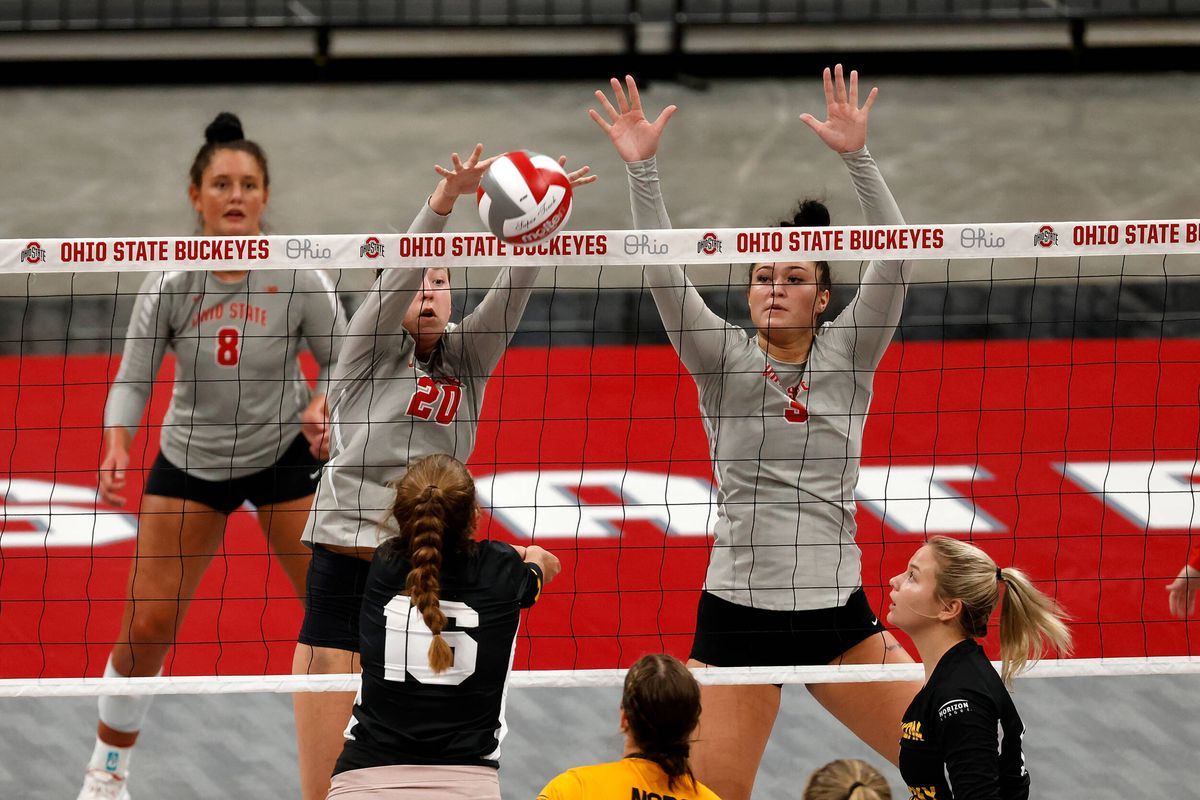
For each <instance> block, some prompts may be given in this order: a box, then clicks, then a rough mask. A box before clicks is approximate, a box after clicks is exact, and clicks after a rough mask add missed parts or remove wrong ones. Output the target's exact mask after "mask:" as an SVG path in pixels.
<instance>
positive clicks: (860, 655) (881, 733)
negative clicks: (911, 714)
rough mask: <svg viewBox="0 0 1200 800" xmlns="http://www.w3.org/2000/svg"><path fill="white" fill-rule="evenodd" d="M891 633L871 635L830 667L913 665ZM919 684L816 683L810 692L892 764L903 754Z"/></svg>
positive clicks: (885, 682) (900, 682) (882, 682)
mask: <svg viewBox="0 0 1200 800" xmlns="http://www.w3.org/2000/svg"><path fill="white" fill-rule="evenodd" d="M911 663H913V659H912V657H911V656H910V655H909V654H908V652H907V651H905V649H904V648H903V647H902V646H901V645H900V643H899V642H898V641H896V637H895V636H893V635H892V634H891V632H890V631H884V632H883V633H879V634H875V635H873V636H869V637H867V638H866V639H864V640H862V641H861V642H859V643H858V644H856V645H855V646H854V647H852V648H850V649H849V650H847V651H846V652H845V653H843V654H842V655H841V656H839V657H838V658H837V659H834V661H832V662H830V665H831V666H833V665H838V664H911ZM920 688H921V684H920V682H919V681H881V682H869V683H814V684H809V685H808V691H809V692H810V693H811V694H812V696H813V698H814V699H816V701H817V702H818V703H820V704H821V705H822V706H823V707H824V708H825V709H826V710H827V711H829V713H831V714H833V716H835V717H836V718H837V719H838V720H839V721H840V722H841V723H842V724H843V725H845V726H846V727H847V728H849V729H850V730H851V731H852V732H853V733H854V734H855V735H856V736H858V737H859V738H860V739H862V740H863V741H864V742H866V743H867V744H869V745H870V746H871V747H872V748H874V749H875V750H876V752H878V753H880V754H881V755H883V756H884V757H886V758H887V759H888V760H890V761H891V762H892V763H893V764H894V763H896V760H897V759H898V758H899V755H900V723H901V720H902V719H903V717H904V712H905V710H906V709H907V708H908V706H909V704H910V703H911V702H912V699H913V697H914V696H916V694H917V692H918V691H919V690H920Z"/></svg>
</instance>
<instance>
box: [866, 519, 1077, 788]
mask: <svg viewBox="0 0 1200 800" xmlns="http://www.w3.org/2000/svg"><path fill="white" fill-rule="evenodd" d="M891 586H892V591H891V593H890V594H889V597H890V599H891V605H890V606H889V607H888V615H887V619H888V622H889V623H890V624H892V625H895V626H896V627H897V628H899V629H900V630H902V631H904V632H905V633H907V634H908V635H909V636H910V637H912V640H913V644H914V645H916V648H917V651H918V652H919V653H920V654H921V661H922V663H923V664H924V665H925V685H924V687H922V688H921V691H920V692H918V693H917V696H916V697H915V698H914V699H913V701H912V705H910V706H909V707H908V710H907V711H906V712H905V714H904V724H903V729H902V730H903V732H902V734H901V740H900V774H901V776H903V778H904V781H905V783H907V784H908V790H909V792H910V793H911V795H912V796H913V797H918V798H937V800H954V798H959V800H962V798H995V799H996V800H1025V798H1027V797H1029V773H1028V772H1027V771H1026V769H1025V757H1024V755H1023V754H1022V752H1021V740H1022V737H1023V736H1024V734H1025V726H1024V725H1023V724H1022V723H1021V717H1020V715H1018V714H1017V709H1016V706H1015V705H1014V704H1013V701H1012V697H1010V696H1009V693H1008V690H1007V688H1006V685H1011V683H1012V679H1013V678H1014V677H1015V676H1017V675H1019V674H1020V673H1021V672H1022V671H1023V670H1024V669H1025V668H1026V666H1027V665H1028V664H1029V663H1030V662H1031V660H1037V658H1039V657H1040V656H1041V654H1042V652H1043V651H1044V649H1045V647H1046V645H1047V644H1050V645H1052V646H1053V647H1054V649H1056V650H1057V651H1058V652H1060V653H1067V652H1069V651H1070V648H1071V632H1070V630H1068V628H1067V626H1066V623H1065V622H1064V621H1063V620H1064V615H1063V613H1062V611H1061V609H1059V607H1058V605H1057V604H1056V603H1055V602H1054V601H1053V600H1052V599H1050V598H1049V597H1046V596H1045V595H1044V594H1042V593H1041V592H1039V591H1038V590H1037V588H1035V587H1034V585H1033V584H1032V583H1031V582H1030V580H1029V579H1028V578H1027V577H1026V576H1025V574H1024V573H1022V572H1021V571H1020V570H1018V569H1014V568H1012V567H1008V568H1006V569H1001V568H999V567H997V566H996V563H995V562H994V561H992V559H991V558H990V557H989V556H988V555H987V553H985V552H983V551H982V550H980V549H979V548H978V547H975V546H974V545H972V544H968V543H966V542H961V541H958V540H957V539H949V538H946V537H944V536H935V537H933V538H931V539H930V540H929V541H928V542H927V543H926V544H925V545H924V546H923V547H921V549H919V550H918V551H917V552H916V554H915V555H914V556H913V557H912V559H911V560H910V561H909V563H908V567H907V569H906V570H905V571H904V572H903V573H902V574H900V575H897V576H896V577H894V578H892V580H891ZM997 605H999V606H1000V661H1001V675H997V674H996V670H995V669H994V668H993V667H992V664H991V662H990V661H988V658H987V655H986V654H985V653H984V652H983V648H982V647H980V645H979V643H978V642H977V641H976V639H977V638H980V637H983V636H986V635H987V626H988V620H989V619H990V618H991V616H992V611H993V610H995V608H996V606H997Z"/></svg>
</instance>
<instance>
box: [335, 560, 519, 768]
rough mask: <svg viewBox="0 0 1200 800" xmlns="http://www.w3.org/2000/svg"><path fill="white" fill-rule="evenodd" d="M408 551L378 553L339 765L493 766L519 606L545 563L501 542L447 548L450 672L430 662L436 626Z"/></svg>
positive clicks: (444, 579) (444, 594)
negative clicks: (414, 580)
mask: <svg viewBox="0 0 1200 800" xmlns="http://www.w3.org/2000/svg"><path fill="white" fill-rule="evenodd" d="M409 569H410V566H409V563H408V561H407V560H405V559H394V560H387V559H384V558H381V557H379V556H378V555H376V557H375V560H374V561H373V562H372V563H371V571H370V573H369V575H368V578H367V588H366V592H365V594H364V597H363V606H362V612H361V615H360V621H359V630H360V642H359V644H360V646H361V650H362V689H361V691H360V692H359V697H358V701H357V702H356V703H355V706H354V715H353V718H352V719H351V721H350V725H349V727H348V728H347V730H346V738H347V739H348V741H347V742H346V747H345V749H344V750H343V751H342V755H341V758H339V759H338V763H337V768H336V769H335V770H334V772H335V774H336V773H340V772H346V771H349V770H353V769H367V768H370V767H383V766H391V765H396V764H445V765H473V766H490V767H496V766H498V764H499V758H500V742H501V741H502V740H503V738H504V734H505V732H506V731H507V726H506V725H505V722H504V704H505V696H506V694H507V683H508V675H509V672H510V671H511V669H512V660H513V653H514V649H515V647H516V637H517V626H518V623H519V622H520V614H521V609H522V608H528V607H529V606H532V605H533V604H534V603H535V602H536V601H537V597H538V593H539V591H540V590H541V572H540V571H539V570H538V568H537V567H536V566H534V565H532V564H527V563H524V562H523V561H522V560H521V558H520V556H518V555H517V551H516V550H514V549H513V548H512V547H511V546H509V545H507V544H502V543H500V542H491V541H485V542H479V543H478V545H477V546H476V548H475V550H474V552H473V553H471V554H469V555H459V556H456V557H447V560H446V562H445V564H444V565H443V568H442V572H441V585H442V590H441V607H442V611H443V613H445V614H446V616H447V618H448V619H447V624H446V628H445V630H444V631H443V634H442V635H443V637H444V638H445V639H446V643H447V644H449V645H450V647H451V648H452V649H453V651H454V664H453V666H451V667H450V669H448V670H447V671H445V672H442V673H434V672H433V670H432V669H430V668H429V656H428V652H429V645H430V643H431V642H432V636H431V634H430V631H429V628H428V627H426V626H425V623H424V619H423V618H422V616H421V614H420V612H419V611H418V610H417V609H416V607H415V606H413V605H412V603H411V601H410V600H409V598H408V596H407V595H404V594H400V592H403V591H404V590H405V581H406V580H407V577H408V571H409Z"/></svg>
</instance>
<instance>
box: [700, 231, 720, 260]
mask: <svg viewBox="0 0 1200 800" xmlns="http://www.w3.org/2000/svg"><path fill="white" fill-rule="evenodd" d="M696 252H697V253H704V255H706V256H711V255H713V254H714V253H719V252H721V240H720V239H718V238H717V235H716V234H715V233H706V234H704V238H703V239H701V240H700V241H699V242H697V243H696Z"/></svg>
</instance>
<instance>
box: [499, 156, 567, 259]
mask: <svg viewBox="0 0 1200 800" xmlns="http://www.w3.org/2000/svg"><path fill="white" fill-rule="evenodd" d="M478 197H479V217H480V219H482V220H483V224H485V225H487V226H488V230H490V231H491V232H492V233H493V234H495V235H496V236H497V237H498V238H500V239H503V240H504V241H506V242H508V243H510V244H532V243H533V242H538V241H541V240H542V239H545V238H547V237H549V236H553V235H554V234H555V233H556V232H557V231H558V229H559V228H561V227H562V226H563V225H564V224H565V223H566V221H567V218H568V217H569V216H571V184H570V182H569V181H568V180H567V173H566V172H564V171H563V168H562V167H560V166H559V165H558V161H557V160H555V159H553V158H551V157H549V156H543V155H540V154H538V153H530V152H529V151H528V150H514V151H512V152H511V153H505V154H504V155H502V156H500V157H499V158H497V159H496V160H495V161H494V162H492V166H491V167H489V168H488V171H487V172H485V173H484V174H483V180H481V181H480V182H479V192H478Z"/></svg>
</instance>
